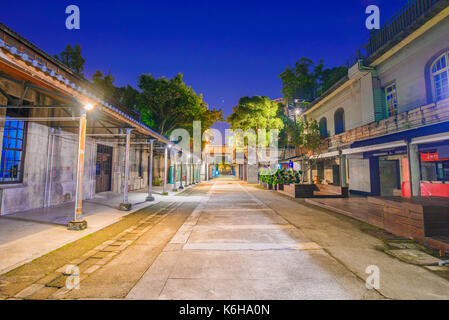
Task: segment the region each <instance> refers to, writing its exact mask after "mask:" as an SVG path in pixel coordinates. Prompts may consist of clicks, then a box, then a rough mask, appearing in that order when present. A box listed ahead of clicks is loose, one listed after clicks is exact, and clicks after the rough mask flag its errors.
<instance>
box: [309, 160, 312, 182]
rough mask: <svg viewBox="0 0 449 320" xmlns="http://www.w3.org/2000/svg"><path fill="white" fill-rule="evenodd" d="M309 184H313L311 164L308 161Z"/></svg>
mask: <svg viewBox="0 0 449 320" xmlns="http://www.w3.org/2000/svg"><path fill="white" fill-rule="evenodd" d="M309 184H313V163H312V161H309Z"/></svg>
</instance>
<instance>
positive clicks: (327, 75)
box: [279, 58, 347, 101]
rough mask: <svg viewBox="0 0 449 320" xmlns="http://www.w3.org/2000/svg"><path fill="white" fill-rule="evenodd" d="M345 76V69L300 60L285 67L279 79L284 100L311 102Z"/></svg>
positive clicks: (305, 59) (304, 59) (320, 62)
mask: <svg viewBox="0 0 449 320" xmlns="http://www.w3.org/2000/svg"><path fill="white" fill-rule="evenodd" d="M346 74H347V68H346V67H335V68H330V69H325V68H324V62H323V60H319V61H318V63H316V64H315V63H314V62H313V61H312V60H310V59H308V58H300V59H299V60H298V61H297V62H296V63H295V65H294V66H293V67H287V68H286V69H285V70H284V72H282V73H281V74H280V75H279V77H280V78H281V80H282V90H281V92H282V93H283V94H284V97H285V98H286V100H290V101H291V100H294V99H296V98H301V99H305V100H313V99H315V98H317V97H318V96H319V95H321V94H322V93H323V92H324V91H326V90H327V89H329V88H330V87H331V86H332V85H333V84H335V83H336V82H337V81H338V80H340V79H341V78H342V77H343V76H345V75H346Z"/></svg>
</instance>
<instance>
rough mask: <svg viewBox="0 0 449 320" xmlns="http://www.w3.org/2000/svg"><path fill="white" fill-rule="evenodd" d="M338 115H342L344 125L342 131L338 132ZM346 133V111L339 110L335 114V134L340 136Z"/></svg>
mask: <svg viewBox="0 0 449 320" xmlns="http://www.w3.org/2000/svg"><path fill="white" fill-rule="evenodd" d="M337 113H342V117H341V123H342V131H340V132H337V117H336V116H337ZM345 132H346V123H345V109H343V108H338V109H337V110H335V112H334V133H335V135H339V134H342V133H345Z"/></svg>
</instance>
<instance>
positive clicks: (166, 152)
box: [162, 146, 168, 196]
mask: <svg viewBox="0 0 449 320" xmlns="http://www.w3.org/2000/svg"><path fill="white" fill-rule="evenodd" d="M167 158H168V147H167V146H165V149H164V183H163V185H162V195H164V196H166V195H168V192H167Z"/></svg>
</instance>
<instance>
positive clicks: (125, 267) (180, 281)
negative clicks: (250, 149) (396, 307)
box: [0, 178, 449, 299]
mask: <svg viewBox="0 0 449 320" xmlns="http://www.w3.org/2000/svg"><path fill="white" fill-rule="evenodd" d="M367 228H370V227H369V226H368V225H366V224H363V223H361V222H358V221H355V220H352V219H350V218H347V217H345V216H342V215H339V214H335V213H331V212H329V211H325V210H322V209H318V208H315V207H311V206H308V205H305V204H304V203H303V202H301V201H300V200H292V199H289V198H286V197H285V196H282V195H280V194H278V193H276V192H272V191H267V190H262V189H260V188H258V187H256V186H249V185H246V184H245V183H242V182H238V181H236V180H234V179H231V178H222V179H216V180H213V181H211V182H206V183H202V184H200V185H197V186H195V187H193V188H190V189H188V190H186V191H185V192H184V193H182V194H179V195H178V196H174V197H170V198H167V200H166V201H161V202H159V203H157V204H155V205H152V206H149V207H147V208H145V209H142V210H140V211H137V212H136V213H133V214H130V215H129V216H127V217H124V218H123V219H122V220H120V221H119V222H117V223H115V224H113V225H111V226H109V227H107V228H105V229H104V230H100V231H97V232H95V233H93V234H91V235H90V236H89V237H86V238H82V239H80V240H77V241H75V242H73V243H72V244H70V245H68V246H65V247H62V248H60V249H58V250H56V251H54V252H51V253H49V254H48V255H46V256H43V257H41V258H39V259H36V260H34V261H32V262H30V263H28V264H25V265H24V266H23V267H21V268H17V269H15V270H13V271H11V272H9V273H7V274H4V275H2V276H0V294H1V295H0V297H3V298H9V297H15V298H25V299H92V298H97V299H98V298H116V299H385V298H386V299H449V281H448V280H447V279H445V278H443V277H440V276H439V275H437V274H435V273H433V272H431V271H429V270H427V269H425V268H424V267H421V266H417V265H412V264H408V263H405V262H402V261H400V260H398V259H395V258H393V257H391V256H389V255H387V254H386V253H384V252H383V250H382V246H383V245H384V243H383V242H382V241H381V240H380V239H378V238H376V237H374V236H372V235H370V234H369V233H367V232H366V229H367ZM71 265H76V266H77V267H78V268H79V270H80V276H81V277H80V281H81V282H80V288H79V289H77V290H67V288H66V280H67V277H68V276H70V274H68V273H66V271H65V270H67V266H71ZM371 265H375V266H377V267H378V268H379V270H380V288H379V290H368V289H367V288H366V285H365V280H366V278H367V277H368V274H366V273H365V271H366V268H367V267H368V266H371Z"/></svg>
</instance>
